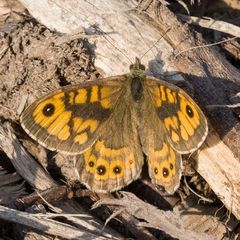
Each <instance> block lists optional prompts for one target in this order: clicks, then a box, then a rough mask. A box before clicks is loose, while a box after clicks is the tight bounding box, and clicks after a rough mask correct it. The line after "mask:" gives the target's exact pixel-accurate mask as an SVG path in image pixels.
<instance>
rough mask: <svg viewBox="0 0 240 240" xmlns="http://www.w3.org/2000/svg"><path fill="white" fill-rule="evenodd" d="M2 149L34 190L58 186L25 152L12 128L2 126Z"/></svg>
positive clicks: (0, 136)
mask: <svg viewBox="0 0 240 240" xmlns="http://www.w3.org/2000/svg"><path fill="white" fill-rule="evenodd" d="M0 148H1V149H2V150H3V151H4V152H5V153H6V154H7V156H8V157H9V158H10V160H11V162H12V164H13V165H14V167H15V169H16V171H17V172H18V174H19V175H21V176H22V177H23V178H24V179H25V180H26V181H27V182H28V183H29V184H30V185H32V186H33V187H34V188H36V189H39V190H46V189H48V188H50V187H54V186H56V183H55V182H54V181H53V179H52V178H51V177H50V175H49V174H48V173H47V172H46V171H45V170H44V169H43V168H42V167H41V166H40V164H38V163H37V162H36V160H35V159H33V158H32V157H31V156H30V155H29V154H28V153H27V152H26V151H25V149H24V148H23V147H22V145H21V144H20V143H19V141H18V139H17V138H16V136H15V135H14V134H13V133H12V131H11V130H10V128H9V129H4V128H3V127H2V126H0Z"/></svg>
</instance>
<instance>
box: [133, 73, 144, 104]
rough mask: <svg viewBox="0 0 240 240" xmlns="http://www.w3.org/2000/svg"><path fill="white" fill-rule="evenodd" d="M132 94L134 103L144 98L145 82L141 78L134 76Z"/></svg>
mask: <svg viewBox="0 0 240 240" xmlns="http://www.w3.org/2000/svg"><path fill="white" fill-rule="evenodd" d="M131 94H132V97H133V99H134V101H136V102H138V101H140V100H141V99H142V96H143V81H142V79H141V77H140V76H133V77H132V79H131Z"/></svg>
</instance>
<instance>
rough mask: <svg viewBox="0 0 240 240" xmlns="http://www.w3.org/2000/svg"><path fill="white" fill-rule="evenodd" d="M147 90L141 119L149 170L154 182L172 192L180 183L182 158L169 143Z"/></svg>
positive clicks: (143, 143) (142, 140)
mask: <svg viewBox="0 0 240 240" xmlns="http://www.w3.org/2000/svg"><path fill="white" fill-rule="evenodd" d="M149 98H150V96H149V94H148V92H147V91H146V90H145V94H144V99H145V100H144V102H143V105H142V112H141V116H142V118H141V120H140V128H139V133H140V139H141V144H142V147H143V151H144V153H145V154H146V156H147V163H148V172H149V176H150V178H151V180H152V183H153V184H156V185H160V186H163V187H164V189H165V190H166V192H167V193H169V194H172V193H174V192H175V190H176V189H177V188H178V186H179V184H180V178H181V172H182V158H181V154H180V153H178V152H177V151H176V150H175V149H174V148H173V147H172V146H171V144H170V143H169V140H168V137H167V132H166V131H165V129H164V125H163V123H162V122H161V121H159V118H158V115H157V113H156V111H155V107H154V105H153V104H152V102H151V101H149Z"/></svg>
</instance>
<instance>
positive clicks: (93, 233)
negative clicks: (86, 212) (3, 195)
mask: <svg viewBox="0 0 240 240" xmlns="http://www.w3.org/2000/svg"><path fill="white" fill-rule="evenodd" d="M57 215H58V214H56V216H57ZM66 216H67V215H65V217H66ZM51 217H52V216H51ZM86 217H87V216H86ZM72 218H73V217H72ZM72 218H71V220H73V219H72ZM0 219H1V220H4V221H8V222H12V223H16V224H22V225H23V226H25V227H29V228H32V229H35V230H38V231H42V232H44V233H47V234H50V235H53V236H58V237H62V238H65V239H96V240H102V239H120V238H115V237H113V236H111V235H110V234H101V231H99V230H98V229H96V228H93V226H92V225H91V224H89V223H87V222H86V221H79V222H78V223H79V224H81V227H82V229H81V230H80V229H77V228H76V227H73V226H70V225H67V224H64V223H61V222H57V221H55V220H52V219H48V218H47V215H45V216H42V215H40V216H38V215H37V214H31V213H24V212H20V211H17V210H14V209H10V208H7V207H4V206H0ZM93 229H94V230H93Z"/></svg>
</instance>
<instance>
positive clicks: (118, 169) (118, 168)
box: [113, 166, 122, 174]
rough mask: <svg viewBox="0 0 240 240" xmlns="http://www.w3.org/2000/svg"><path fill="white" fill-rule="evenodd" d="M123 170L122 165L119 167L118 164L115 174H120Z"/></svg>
mask: <svg viewBox="0 0 240 240" xmlns="http://www.w3.org/2000/svg"><path fill="white" fill-rule="evenodd" d="M121 171H122V169H121V167H119V166H116V167H115V168H114V169H113V172H114V173H115V174H119V173H121Z"/></svg>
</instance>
